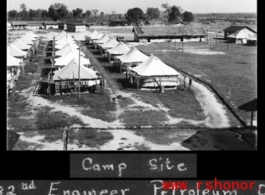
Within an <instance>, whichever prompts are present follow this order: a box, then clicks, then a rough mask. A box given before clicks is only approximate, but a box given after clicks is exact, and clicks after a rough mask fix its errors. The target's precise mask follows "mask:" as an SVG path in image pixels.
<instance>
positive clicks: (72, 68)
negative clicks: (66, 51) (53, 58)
mask: <svg viewBox="0 0 265 195" xmlns="http://www.w3.org/2000/svg"><path fill="white" fill-rule="evenodd" d="M78 67H79V66H78V61H76V60H75V59H73V60H72V61H71V62H70V63H69V64H68V65H66V66H65V67H63V68H62V69H60V70H58V71H56V72H55V75H54V76H53V80H54V81H55V80H70V79H71V80H72V79H73V78H75V79H78V69H79V68H78ZM80 79H88V80H89V79H98V76H97V74H96V72H95V71H94V70H92V69H90V68H86V67H85V66H83V65H82V64H80Z"/></svg>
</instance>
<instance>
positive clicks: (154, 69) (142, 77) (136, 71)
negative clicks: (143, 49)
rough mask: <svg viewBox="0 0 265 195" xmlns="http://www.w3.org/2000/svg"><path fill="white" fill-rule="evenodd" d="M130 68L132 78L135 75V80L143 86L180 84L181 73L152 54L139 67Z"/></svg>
mask: <svg viewBox="0 0 265 195" xmlns="http://www.w3.org/2000/svg"><path fill="white" fill-rule="evenodd" d="M128 69H129V70H130V73H131V76H132V77H131V80H133V77H134V78H135V79H134V82H136V83H138V85H139V86H141V87H157V86H170V87H176V86H178V85H179V84H180V83H179V81H178V79H177V76H178V75H179V73H178V72H177V71H176V70H175V69H173V68H171V67H169V66H168V65H166V64H165V63H163V62H162V61H161V60H160V59H158V58H157V57H156V56H154V55H151V56H150V57H149V58H148V59H147V60H145V61H144V62H143V63H141V64H139V65H138V66H137V67H134V68H128ZM138 79H139V80H138ZM137 80H138V81H137Z"/></svg>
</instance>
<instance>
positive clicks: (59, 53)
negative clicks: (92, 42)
mask: <svg viewBox="0 0 265 195" xmlns="http://www.w3.org/2000/svg"><path fill="white" fill-rule="evenodd" d="M69 51H71V47H70V45H69V44H67V45H65V46H64V47H63V48H62V49H61V50H59V51H56V52H55V55H56V56H64V55H66V54H67V53H68V52H69Z"/></svg>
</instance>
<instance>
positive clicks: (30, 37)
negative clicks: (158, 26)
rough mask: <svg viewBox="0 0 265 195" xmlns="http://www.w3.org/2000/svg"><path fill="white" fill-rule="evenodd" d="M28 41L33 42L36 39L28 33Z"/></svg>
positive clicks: (26, 36) (26, 35)
mask: <svg viewBox="0 0 265 195" xmlns="http://www.w3.org/2000/svg"><path fill="white" fill-rule="evenodd" d="M24 36H25V38H26V39H28V40H30V41H31V42H33V41H36V38H35V37H32V36H31V35H29V34H28V33H27V34H25V35H24Z"/></svg>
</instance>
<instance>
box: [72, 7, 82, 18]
mask: <svg viewBox="0 0 265 195" xmlns="http://www.w3.org/2000/svg"><path fill="white" fill-rule="evenodd" d="M72 12H73V16H74V17H75V18H80V17H81V15H82V13H83V10H82V9H80V8H76V9H74V10H73V11H72Z"/></svg>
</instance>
